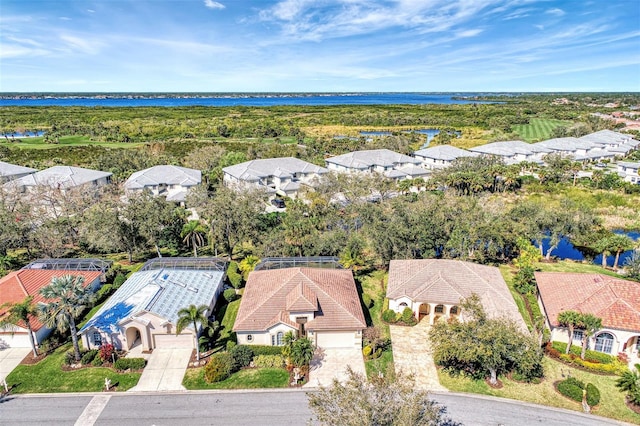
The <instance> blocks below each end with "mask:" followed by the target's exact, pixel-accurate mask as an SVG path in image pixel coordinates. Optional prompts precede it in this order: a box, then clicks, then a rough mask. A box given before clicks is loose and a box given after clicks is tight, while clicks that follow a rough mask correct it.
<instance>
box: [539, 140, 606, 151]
mask: <svg viewBox="0 0 640 426" xmlns="http://www.w3.org/2000/svg"><path fill="white" fill-rule="evenodd" d="M532 145H534V146H536V147H542V148H545V149H549V150H552V151H564V152H567V151H568V152H574V151H577V150H579V149H585V150H588V149H593V148H597V147H599V146H600V145H598V144H595V143H593V142H590V141H588V140H583V139H578V138H571V137H569V138H554V139H548V140H546V141H542V142H537V143H534V144H532Z"/></svg>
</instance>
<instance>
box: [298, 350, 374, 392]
mask: <svg viewBox="0 0 640 426" xmlns="http://www.w3.org/2000/svg"><path fill="white" fill-rule="evenodd" d="M347 366H351V369H352V370H353V371H355V372H356V373H359V374H363V375H365V376H366V371H365V369H364V359H363V358H362V352H361V351H360V349H357V348H345V349H318V350H316V354H315V355H314V356H313V359H312V360H311V365H310V366H309V370H310V371H309V381H308V382H307V384H306V385H304V386H303V387H318V386H329V385H330V384H331V383H333V379H334V378H337V379H338V380H339V381H340V382H345V381H346V379H347Z"/></svg>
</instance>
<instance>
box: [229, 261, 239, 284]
mask: <svg viewBox="0 0 640 426" xmlns="http://www.w3.org/2000/svg"><path fill="white" fill-rule="evenodd" d="M227 278H228V279H229V283H230V284H231V286H232V287H233V288H240V287H242V275H240V272H238V264H237V263H236V262H229V267H228V268H227Z"/></svg>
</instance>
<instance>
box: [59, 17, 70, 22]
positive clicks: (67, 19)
mask: <svg viewBox="0 0 640 426" xmlns="http://www.w3.org/2000/svg"><path fill="white" fill-rule="evenodd" d="M58 19H60V20H61V21H70V20H71V18H69V17H67V16H61V17H60V18H58Z"/></svg>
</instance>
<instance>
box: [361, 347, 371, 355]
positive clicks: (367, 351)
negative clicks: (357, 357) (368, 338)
mask: <svg viewBox="0 0 640 426" xmlns="http://www.w3.org/2000/svg"><path fill="white" fill-rule="evenodd" d="M371 351H372V349H371V346H369V345H367V346H365V347H364V348H362V355H363V356H364V357H365V358H369V357H370V356H371Z"/></svg>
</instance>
